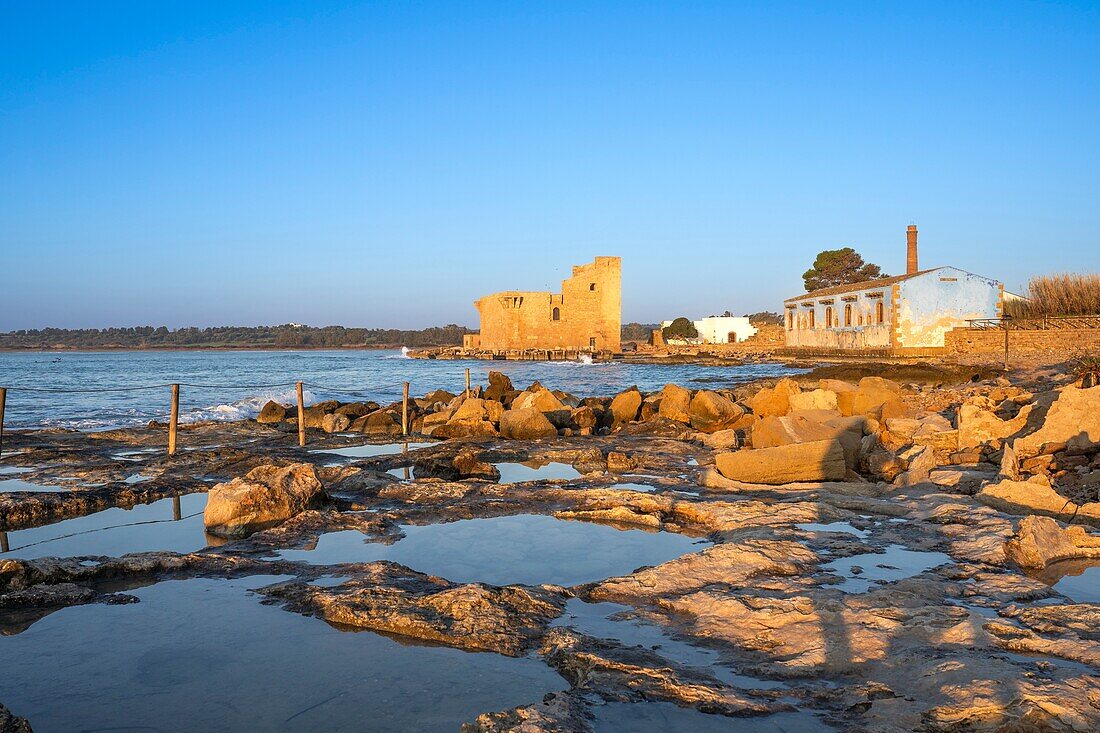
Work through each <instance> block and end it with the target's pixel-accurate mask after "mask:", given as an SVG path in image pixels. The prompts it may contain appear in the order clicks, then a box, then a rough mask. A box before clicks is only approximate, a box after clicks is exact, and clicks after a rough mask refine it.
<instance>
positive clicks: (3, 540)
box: [0, 532, 11, 552]
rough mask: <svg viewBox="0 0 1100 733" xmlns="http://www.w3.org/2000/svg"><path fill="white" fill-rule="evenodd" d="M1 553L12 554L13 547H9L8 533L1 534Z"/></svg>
mask: <svg viewBox="0 0 1100 733" xmlns="http://www.w3.org/2000/svg"><path fill="white" fill-rule="evenodd" d="M0 552H11V547H9V546H8V533H7V532H0Z"/></svg>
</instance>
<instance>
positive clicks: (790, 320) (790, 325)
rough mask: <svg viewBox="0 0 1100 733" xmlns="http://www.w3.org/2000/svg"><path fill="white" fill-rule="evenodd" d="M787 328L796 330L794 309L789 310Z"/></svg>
mask: <svg viewBox="0 0 1100 733" xmlns="http://www.w3.org/2000/svg"><path fill="white" fill-rule="evenodd" d="M787 330H788V331H793V330H794V311H787Z"/></svg>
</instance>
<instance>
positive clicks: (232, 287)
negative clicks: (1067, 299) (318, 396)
mask: <svg viewBox="0 0 1100 733" xmlns="http://www.w3.org/2000/svg"><path fill="white" fill-rule="evenodd" d="M1098 171H1100V6H1098V5H1097V4H1096V3H1054V2H1033V3H1015V2H990V3H978V2H974V3H957V2H947V3H934V2H928V3H911V2H905V3H901V2H899V3H893V2H876V3H866V2H853V3H841V2H831V3H788V2H760V3H749V2H746V3H738V2H713V3H711V2H691V3H687V2H685V3H679V2H662V3H646V2H633V3H571V2H552V3H549V2H548V3H534V2H532V3H515V2H501V3H479V2H471V3H460V2H443V3H430V2H391V3H384V2H374V3H336V2H331V3H322V2H283V3H278V2H267V3H255V2H246V3H234V2H227V1H222V2H211V3H203V2H168V1H164V0H162V1H159V2H155V3H150V2H134V3H112V2H106V1H104V2H98V3H87V2H73V3H50V2H25V3H21V4H16V3H14V2H6V3H3V4H0V253H2V258H0V272H2V273H3V275H4V277H3V283H4V284H3V287H2V288H0V330H10V329H19V328H37V327H43V326H59V327H102V326H116V325H135V324H151V325H168V326H169V327H173V328H174V327H178V326H185V325H221V324H243V325H252V324H265V323H283V322H287V321H297V322H303V323H309V324H314V325H325V324H342V325H349V326H385V327H409V328H413V327H422V326H428V325H433V324H443V323H451V322H456V323H462V324H468V325H475V324H476V313H475V311H474V309H473V305H472V301H473V300H474V299H475V298H477V297H479V296H480V295H482V294H485V293H489V292H493V291H496V290H504V289H531V290H541V289H547V288H553V289H556V288H557V287H558V282H559V281H560V280H561V278H563V277H565V276H567V275H568V272H569V268H570V265H572V264H574V263H581V262H586V261H588V260H591V259H592V257H593V256H595V255H620V256H622V257H623V278H624V282H623V290H624V293H623V316H624V320H638V321H657V320H660V319H662V318H670V317H673V316H677V315H691V316H700V315H706V314H709V313H715V312H719V313H720V312H722V311H724V310H726V309H730V310H732V311H734V312H736V313H744V312H750V311H757V310H762V309H770V310H778V309H779V308H780V307H781V301H782V299H783V298H784V297H787V296H790V295H792V294H794V293H797V292H800V291H801V287H802V282H801V277H800V276H801V273H802V272H803V271H804V270H805V269H806V268H807V267H808V266H809V264H810V263H811V262H812V260H813V258H814V255H815V254H816V253H817V252H819V251H820V250H822V249H826V248H835V247H839V246H853V247H855V248H856V249H857V250H859V251H860V252H861V253H863V254H864V256H865V257H866V258H867V259H868V260H870V261H873V262H876V263H878V264H880V265H882V267H883V269H884V270H885V271H887V272H889V273H892V274H894V273H897V272H898V271H900V270H901V269H902V268H903V267H904V246H905V227H906V225H907V224H909V223H911V222H915V223H916V224H917V225H918V226H919V228H920V231H921V264H922V266H932V265H938V264H952V265H955V266H958V267H961V268H963V269H966V270H970V271H973V272H977V273H980V274H983V275H988V276H991V277H997V278H1000V279H1002V280H1003V281H1004V282H1005V283H1006V284H1007V286H1008V287H1009V288H1011V289H1019V288H1022V287H1023V286H1024V284H1025V283H1026V281H1027V279H1028V277H1029V276H1030V275H1032V274H1037V273H1045V272H1056V271H1096V270H1098V269H1100V234H1098V232H1100V229H1098V218H1100V217H1098V209H1100V206H1098V202H1100V175H1098Z"/></svg>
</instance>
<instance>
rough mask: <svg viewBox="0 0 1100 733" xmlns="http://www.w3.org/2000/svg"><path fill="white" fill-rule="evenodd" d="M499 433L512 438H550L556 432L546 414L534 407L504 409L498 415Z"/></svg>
mask: <svg viewBox="0 0 1100 733" xmlns="http://www.w3.org/2000/svg"><path fill="white" fill-rule="evenodd" d="M500 434H501V435H502V436H504V437H505V438H511V439H513V440H534V439H536V438H552V437H554V436H556V435H557V434H558V430H557V428H555V427H554V425H553V423H551V422H550V421H549V420H548V419H546V415H543V414H542V413H541V412H539V411H538V410H537V409H535V408H534V407H524V408H522V409H518V410H516V409H513V410H505V411H504V413H503V414H502V415H501V416H500Z"/></svg>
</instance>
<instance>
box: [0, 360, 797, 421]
mask: <svg viewBox="0 0 1100 733" xmlns="http://www.w3.org/2000/svg"><path fill="white" fill-rule="evenodd" d="M467 367H469V369H470V373H471V378H472V379H473V382H474V384H487V383H488V372H489V371H490V370H496V371H500V372H503V373H505V374H507V375H508V376H509V377H510V378H511V380H512V382H513V384H514V385H515V386H516V388H517V389H523V388H524V387H527V386H528V385H530V384H531V383H532V382H535V381H539V382H541V383H542V384H544V385H546V386H548V387H551V388H553V389H562V390H565V391H566V392H570V393H572V394H575V395H578V396H584V397H587V396H594V395H612V394H615V393H616V392H619V391H621V390H623V389H626V388H627V387H630V386H631V385H637V386H638V387H639V388H640V389H642V390H644V391H656V390H659V389H660V388H661V387H663V386H664V385H665V384H666V383H668V382H675V383H676V384H680V385H683V386H685V387H690V388H695V389H703V388H706V389H719V388H723V387H732V386H735V385H738V384H743V383H745V382H749V381H753V380H756V379H763V378H767V377H777V376H784V375H787V374H793V373H796V372H797V370H794V369H791V368H789V367H786V366H784V365H782V364H746V365H730V366H702V365H693V364H635V363H622V362H607V363H600V362H597V363H581V362H549V361H492V362H487V361H451V360H436V359H409V358H406V357H404V356H403V354H402V352H401V351H396V350H394V351H381V350H340V351H116V352H68V351H63V352H40V351H35V352H5V353H0V384H2V385H4V386H6V387H8V397H7V414H6V417H5V420H6V425H7V427H8V428H35V427H65V428H75V429H78V430H104V429H109V428H115V427H125V426H140V425H144V424H146V423H147V422H149V421H150V420H164V419H166V418H167V416H168V410H169V389H170V388H169V387H168V386H166V385H169V384H172V383H179V384H181V387H180V411H181V415H180V419H181V420H182V421H184V422H193V421H197V420H241V419H244V418H248V417H255V416H256V415H257V414H258V413H259V410H260V408H261V407H263V405H264V403H265V402H267V401H268V400H275V401H277V402H282V403H284V404H291V403H293V402H294V400H295V392H294V382H297V381H302V382H305V383H306V388H305V396H306V401H307V403H312V402H317V401H320V400H325V399H338V400H340V401H342V402H352V401H356V400H374V401H376V402H380V403H383V404H386V403H390V402H394V401H397V400H400V399H401V389H402V384H403V383H404V382H409V383H410V385H411V386H410V391H411V393H412V394H413V395H414V396H415V395H423V394H426V393H428V392H430V391H432V390H435V389H447V390H450V391H451V392H453V393H456V394H457V393H458V392H460V391H462V389H463V388H464V387H465V370H466V368H467ZM148 385H165V386H155V387H154V388H153V389H140V390H135V391H126V392H100V391H96V392H67V393H57V392H29V391H23V389H24V388H36V389H63V390H104V389H118V388H121V387H127V388H137V387H144V386H148ZM192 385H202V386H192ZM257 385H261V386H259V387H257ZM262 385H270V386H262Z"/></svg>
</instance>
